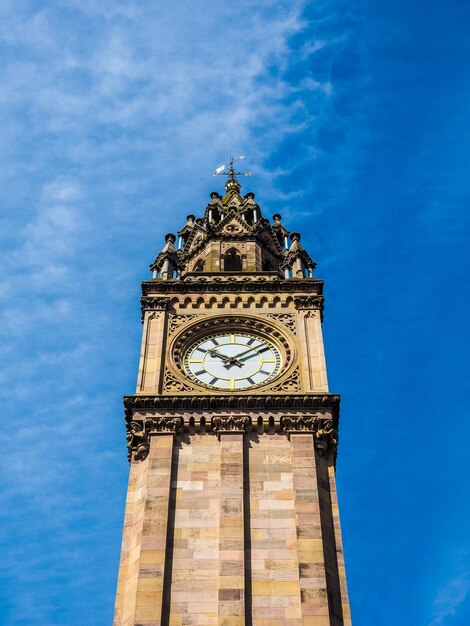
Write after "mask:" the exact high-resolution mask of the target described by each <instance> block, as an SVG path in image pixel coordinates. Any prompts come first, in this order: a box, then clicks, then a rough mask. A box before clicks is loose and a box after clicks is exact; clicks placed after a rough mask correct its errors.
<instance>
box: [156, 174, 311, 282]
mask: <svg viewBox="0 0 470 626" xmlns="http://www.w3.org/2000/svg"><path fill="white" fill-rule="evenodd" d="M225 190H226V194H225V196H224V197H222V196H221V195H220V194H219V193H217V192H216V191H214V192H212V193H211V195H210V197H211V200H210V202H209V204H208V205H207V207H206V209H205V211H204V216H203V217H202V218H198V219H196V218H195V216H194V215H188V216H187V218H186V219H187V221H186V224H185V225H184V226H183V228H182V229H181V230H179V231H178V238H179V241H178V249H176V248H175V246H174V243H175V242H176V237H175V236H174V235H167V236H166V244H165V246H164V248H163V249H162V250H161V252H160V253H159V254H158V255H157V257H156V259H155V261H154V262H153V263H152V265H151V266H150V269H151V270H152V271H153V277H154V278H160V279H170V278H180V279H181V280H184V279H185V277H186V276H188V277H189V276H190V275H193V274H195V273H196V274H201V273H204V274H206V275H207V274H213V273H217V274H220V273H224V274H233V273H237V274H240V273H253V272H271V273H275V274H278V276H279V278H284V279H289V278H306V277H312V276H313V269H314V268H315V263H314V262H313V261H312V259H311V258H310V256H309V255H308V253H307V252H306V251H305V250H304V249H303V248H302V247H301V245H300V235H299V234H298V233H292V234H291V235H290V239H291V244H290V246H289V231H288V230H287V229H286V228H285V227H284V226H283V224H282V222H281V216H280V215H279V214H278V213H276V214H275V215H274V216H273V222H272V223H271V222H270V221H269V220H268V219H266V218H264V217H263V216H262V213H261V208H260V207H259V205H258V204H257V203H256V202H255V194H254V193H252V192H249V193H247V194H246V195H244V196H242V195H241V194H240V183H239V182H238V180H237V179H236V178H235V177H234V176H231V177H230V178H229V179H228V180H227V182H226V184H225Z"/></svg>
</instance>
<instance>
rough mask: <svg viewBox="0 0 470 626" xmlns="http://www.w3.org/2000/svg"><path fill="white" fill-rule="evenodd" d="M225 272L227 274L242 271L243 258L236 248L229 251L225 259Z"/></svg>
mask: <svg viewBox="0 0 470 626" xmlns="http://www.w3.org/2000/svg"><path fill="white" fill-rule="evenodd" d="M224 270H225V271H226V272H241V271H242V257H241V255H240V253H239V252H238V250H237V249H236V248H230V250H227V252H226V254H225V259H224Z"/></svg>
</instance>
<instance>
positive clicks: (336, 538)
mask: <svg viewBox="0 0 470 626" xmlns="http://www.w3.org/2000/svg"><path fill="white" fill-rule="evenodd" d="M225 190H226V192H225V195H224V196H222V195H220V194H219V193H217V192H213V193H211V195H210V202H209V204H208V205H207V207H206V210H205V212H204V214H203V216H202V217H199V218H197V219H196V217H195V216H194V215H188V217H187V222H186V224H185V225H184V226H183V228H182V229H181V230H180V231H179V232H178V236H177V237H176V236H175V235H173V234H168V235H166V237H165V244H164V246H163V248H162V250H161V252H159V254H158V255H157V257H156V259H155V261H154V262H153V263H152V265H151V266H150V269H151V271H152V272H153V278H151V279H150V280H146V281H144V282H143V283H142V300H141V304H142V321H143V334H142V349H141V354H140V364H139V373H138V379H137V389H136V392H135V393H134V394H132V395H128V396H126V397H125V398H124V407H125V416H126V426H127V448H128V451H129V460H130V477H129V487H128V494H127V502H126V511H125V520H124V532H123V541H122V552H121V562H120V568H119V581H118V589H117V597H116V608H115V616H114V626H183V625H185V624H191V625H194V624H197V625H200V626H212V625H213V626H242V625H244V626H278V625H279V626H281V625H283V626H284V625H285V626H289V625H291V626H294V625H295V626H297V625H304V626H307V625H308V626H350V624H351V619H350V613H349V604H348V597H347V591H346V578H345V571H344V560H343V550H342V544H341V532H340V523H339V515H338V502H337V498H336V487H335V461H336V450H337V442H338V416H339V396H338V395H336V394H332V393H330V392H329V390H328V382H327V374H326V365H325V357H324V350H323V338H322V319H323V295H322V293H323V283H322V281H321V280H318V279H317V278H315V277H314V275H313V270H314V268H315V263H314V262H313V261H312V259H311V258H310V256H309V255H308V253H307V252H306V251H305V250H304V248H303V247H302V245H301V238H300V235H299V233H296V232H290V233H289V232H288V231H287V229H286V228H285V226H284V224H283V223H282V221H281V216H280V215H278V214H276V215H274V216H273V219H272V221H270V220H268V219H266V217H264V216H263V214H262V212H261V209H260V207H259V206H258V204H257V203H256V202H255V195H254V194H253V193H251V192H250V193H247V194H245V195H241V192H240V184H239V182H238V180H237V178H236V174H235V172H234V171H233V163H231V166H230V170H229V172H228V179H227V182H226V184H225Z"/></svg>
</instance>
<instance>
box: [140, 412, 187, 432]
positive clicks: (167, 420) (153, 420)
mask: <svg viewBox="0 0 470 626" xmlns="http://www.w3.org/2000/svg"><path fill="white" fill-rule="evenodd" d="M182 428H183V418H182V417H181V416H179V417H172V416H164V417H160V416H158V417H149V418H146V420H145V430H146V431H147V432H149V433H150V434H154V433H175V434H176V433H178V432H179V431H180V430H182Z"/></svg>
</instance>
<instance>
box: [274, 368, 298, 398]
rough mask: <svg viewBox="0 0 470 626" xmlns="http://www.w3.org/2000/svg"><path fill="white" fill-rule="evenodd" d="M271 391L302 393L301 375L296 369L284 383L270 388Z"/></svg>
mask: <svg viewBox="0 0 470 626" xmlns="http://www.w3.org/2000/svg"><path fill="white" fill-rule="evenodd" d="M270 391H287V392H289V393H291V392H293V391H300V373H299V370H298V369H296V370H294V371H293V372H292V374H291V375H290V376H289V378H286V380H284V381H283V382H282V383H279V384H278V385H275V386H274V387H271V388H270Z"/></svg>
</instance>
